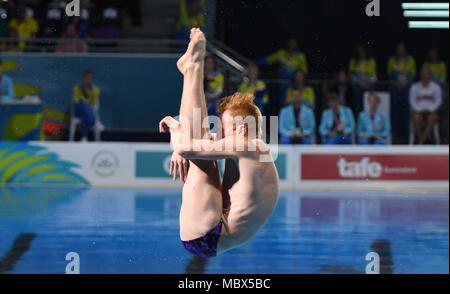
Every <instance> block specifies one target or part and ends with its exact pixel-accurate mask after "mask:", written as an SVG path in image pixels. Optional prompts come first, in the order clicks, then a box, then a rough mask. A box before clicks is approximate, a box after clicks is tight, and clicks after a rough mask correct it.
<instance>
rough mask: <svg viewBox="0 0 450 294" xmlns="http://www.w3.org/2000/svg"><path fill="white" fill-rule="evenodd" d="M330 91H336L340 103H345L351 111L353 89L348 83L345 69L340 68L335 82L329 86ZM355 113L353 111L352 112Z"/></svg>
mask: <svg viewBox="0 0 450 294" xmlns="http://www.w3.org/2000/svg"><path fill="white" fill-rule="evenodd" d="M329 91H330V92H332V93H336V94H337V95H338V96H339V98H340V99H341V104H342V105H346V106H347V107H349V108H351V109H352V110H353V111H354V109H353V100H354V96H353V89H352V87H351V85H350V82H349V79H348V74H347V71H345V70H343V69H342V70H340V71H339V72H338V73H337V75H336V82H335V83H334V84H333V85H332V86H331V87H330V89H329ZM354 113H355V112H354Z"/></svg>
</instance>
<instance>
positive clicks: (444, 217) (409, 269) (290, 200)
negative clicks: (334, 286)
mask: <svg viewBox="0 0 450 294" xmlns="http://www.w3.org/2000/svg"><path fill="white" fill-rule="evenodd" d="M448 199H449V195H448V194H442V195H435V194H433V195H431V194H430V195H425V194H423V195H420V194H417V195H414V194H387V193H283V195H282V197H281V199H280V201H279V204H278V206H277V209H276V211H275V212H274V215H273V217H272V218H271V220H270V221H269V223H268V224H267V225H266V226H265V227H264V229H263V230H262V231H261V232H260V233H259V234H258V235H257V236H256V237H255V238H254V239H253V240H252V241H251V242H249V243H248V244H246V245H245V246H243V247H241V248H239V249H235V250H232V251H230V252H228V253H226V254H224V255H222V256H220V257H217V258H214V259H211V260H207V261H206V260H201V259H197V258H192V257H191V256H190V255H189V254H188V253H187V252H186V251H185V250H184V249H183V247H182V246H181V244H180V241H179V237H178V212H179V206H180V193H179V192H177V191H170V192H165V191H158V190H126V189H124V190H121V189H92V190H62V189H12V188H11V189H6V188H3V189H0V273H64V272H65V268H66V265H67V261H66V260H65V257H66V254H67V253H69V252H77V253H78V254H79V256H80V266H81V273H86V274H88V273H186V272H195V273H364V272H365V268H366V265H367V263H368V261H366V260H365V257H366V255H367V254H368V253H369V252H371V251H376V252H377V253H379V254H380V255H381V264H382V272H386V273H389V272H393V273H448V272H449V266H448V260H449V259H448V258H449V256H448V233H449V223H448V221H449V203H448Z"/></svg>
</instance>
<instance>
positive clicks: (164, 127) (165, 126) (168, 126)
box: [159, 116, 180, 133]
mask: <svg viewBox="0 0 450 294" xmlns="http://www.w3.org/2000/svg"><path fill="white" fill-rule="evenodd" d="M179 127H180V123H179V122H178V121H177V120H176V119H174V118H173V117H171V116H166V117H165V118H163V119H162V120H161V121H160V122H159V132H160V133H168V132H171V131H173V130H175V129H178V128H179Z"/></svg>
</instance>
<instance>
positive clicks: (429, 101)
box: [409, 67, 442, 145]
mask: <svg viewBox="0 0 450 294" xmlns="http://www.w3.org/2000/svg"><path fill="white" fill-rule="evenodd" d="M431 78H432V74H431V71H430V70H429V69H428V68H427V67H424V68H423V69H422V71H421V77H420V81H419V82H417V83H415V84H413V85H412V86H411V90H410V95H409V101H410V105H411V111H412V126H413V130H412V134H411V138H410V143H411V144H414V143H417V144H420V145H423V144H426V143H429V142H430V137H431V135H432V132H433V130H434V134H435V138H434V139H435V142H434V143H436V144H439V134H436V133H438V132H436V126H437V125H438V123H439V114H438V111H439V108H440V107H441V105H442V88H441V86H440V85H439V84H438V83H435V82H433V81H432V80H431Z"/></svg>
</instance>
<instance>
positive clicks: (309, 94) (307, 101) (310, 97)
mask: <svg viewBox="0 0 450 294" xmlns="http://www.w3.org/2000/svg"><path fill="white" fill-rule="evenodd" d="M293 89H301V90H302V91H301V93H302V104H303V105H305V106H308V107H311V108H314V107H315V103H316V94H315V92H314V88H313V87H311V86H309V85H307V84H306V81H305V73H304V72H302V71H301V70H299V71H297V72H296V73H295V75H294V79H293V83H292V86H291V87H289V88H288V90H287V97H286V101H285V102H286V103H285V104H290V103H292V91H293Z"/></svg>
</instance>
